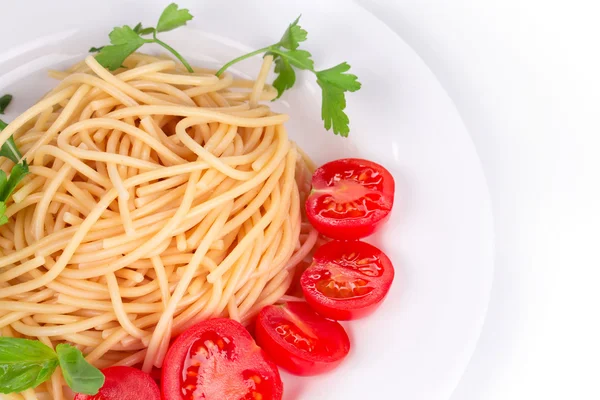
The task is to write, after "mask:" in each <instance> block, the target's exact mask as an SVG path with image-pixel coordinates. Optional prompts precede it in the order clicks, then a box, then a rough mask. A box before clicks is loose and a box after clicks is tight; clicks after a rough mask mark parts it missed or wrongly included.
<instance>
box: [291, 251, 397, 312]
mask: <svg viewBox="0 0 600 400" xmlns="http://www.w3.org/2000/svg"><path fill="white" fill-rule="evenodd" d="M393 280H394V267H393V266H392V262H391V261H390V259H389V258H388V257H387V256H386V255H385V254H384V253H383V252H382V251H381V250H379V249H378V248H377V247H375V246H372V245H370V244H368V243H365V242H360V241H357V242H337V241H333V242H329V243H327V244H325V245H323V246H321V248H319V250H317V251H316V252H315V255H314V257H313V263H312V265H311V266H310V267H309V268H308V269H307V270H306V271H305V272H304V273H303V274H302V277H301V278H300V285H301V287H302V291H303V292H304V297H305V298H306V301H307V302H308V304H309V305H310V306H311V307H312V308H313V309H314V310H315V311H316V312H318V313H319V314H321V315H323V316H325V317H327V318H331V319H335V320H350V319H357V318H361V317H364V316H365V315H368V314H370V313H371V312H372V311H373V310H374V309H375V308H377V306H378V305H379V304H380V303H381V301H383V299H384V298H385V296H386V295H387V293H388V291H389V289H390V286H391V284H392V281H393Z"/></svg>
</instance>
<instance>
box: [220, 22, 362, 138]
mask: <svg viewBox="0 0 600 400" xmlns="http://www.w3.org/2000/svg"><path fill="white" fill-rule="evenodd" d="M299 21H300V17H298V18H296V20H295V21H294V22H292V23H291V24H290V25H289V26H288V27H287V29H286V30H285V33H284V34H283V36H282V37H281V40H280V41H279V42H277V43H275V44H272V45H270V46H267V47H264V48H262V49H258V50H255V51H253V52H250V53H248V54H245V55H243V56H240V57H238V58H236V59H234V60H231V61H230V62H228V63H227V64H225V65H223V67H221V69H220V70H219V71H217V76H220V75H221V74H222V73H223V72H225V70H227V68H229V67H230V66H232V65H233V64H235V63H238V62H240V61H242V60H245V59H246V58H249V57H252V56H255V55H258V54H262V53H265V54H270V55H272V56H273V61H274V63H275V70H274V72H275V74H276V75H277V77H276V78H275V80H274V81H273V87H274V88H275V89H277V97H276V99H278V98H279V97H281V95H282V94H283V93H284V92H285V91H286V90H288V89H291V88H292V86H294V84H295V83H296V71H295V70H294V68H298V69H301V70H306V71H311V72H312V73H313V74H315V75H316V77H317V84H318V85H319V87H320V88H321V92H322V93H321V99H322V104H321V118H322V119H323V123H324V126H325V129H327V130H333V133H334V134H336V135H341V136H343V137H347V136H348V133H349V132H350V126H349V124H350V119H349V118H348V115H346V113H345V112H344V109H345V108H346V92H355V91H357V90H359V89H360V87H361V84H360V82H358V78H357V77H356V75H352V74H348V73H347V72H348V70H350V65H349V64H348V63H346V62H343V63H341V64H338V65H336V66H335V67H332V68H329V69H324V70H321V71H317V70H315V66H314V61H313V59H312V54H311V53H310V52H308V51H306V50H300V49H298V47H299V46H300V43H302V42H304V41H306V38H307V36H308V33H307V32H306V30H304V29H302V27H301V26H300V25H298V23H299Z"/></svg>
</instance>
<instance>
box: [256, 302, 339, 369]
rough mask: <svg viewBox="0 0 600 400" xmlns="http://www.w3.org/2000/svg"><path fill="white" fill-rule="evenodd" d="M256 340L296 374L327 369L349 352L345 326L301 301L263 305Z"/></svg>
mask: <svg viewBox="0 0 600 400" xmlns="http://www.w3.org/2000/svg"><path fill="white" fill-rule="evenodd" d="M256 341H257V342H258V344H259V345H260V346H261V347H262V348H263V349H265V351H266V352H267V354H269V356H271V358H272V359H273V360H274V361H275V362H276V363H277V364H278V365H280V366H281V367H283V368H285V369H287V370H288V371H290V372H292V373H294V374H297V375H316V374H320V373H322V372H326V371H329V370H331V369H333V368H335V367H336V366H337V365H338V364H339V363H340V362H341V361H342V360H343V359H344V357H346V355H347V354H348V352H349V351H350V340H349V339H348V335H347V334H346V331H345V330H344V328H343V327H342V326H341V325H340V324H339V323H337V322H335V321H330V320H328V319H325V318H323V317H322V316H320V315H319V314H317V313H315V312H314V311H313V310H312V309H311V308H310V307H309V306H308V304H306V303H304V302H289V303H285V304H283V305H273V306H266V307H264V308H263V309H262V310H261V311H260V313H259V314H258V318H257V319H256Z"/></svg>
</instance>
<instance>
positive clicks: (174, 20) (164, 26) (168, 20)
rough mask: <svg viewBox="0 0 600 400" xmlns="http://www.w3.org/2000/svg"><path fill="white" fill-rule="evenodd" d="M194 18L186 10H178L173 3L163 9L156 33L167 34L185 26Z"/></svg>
mask: <svg viewBox="0 0 600 400" xmlns="http://www.w3.org/2000/svg"><path fill="white" fill-rule="evenodd" d="M192 18H194V17H193V16H192V14H190V10H188V9H187V8H182V9H179V6H178V5H177V4H175V3H171V4H169V5H168V6H167V8H165V10H164V11H163V12H162V14H161V15H160V18H159V19H158V24H157V25H156V31H157V32H167V31H170V30H173V29H175V28H179V27H180V26H183V25H185V24H186V23H187V22H188V21H189V20H191V19H192Z"/></svg>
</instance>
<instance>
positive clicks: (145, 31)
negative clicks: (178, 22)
mask: <svg viewBox="0 0 600 400" xmlns="http://www.w3.org/2000/svg"><path fill="white" fill-rule="evenodd" d="M155 30H156V29H154V28H143V29H142V30H140V31H139V32H138V33H139V34H140V35H149V34H151V33H154V31H155Z"/></svg>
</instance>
